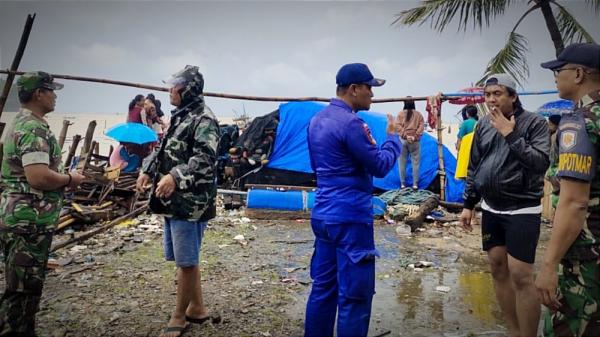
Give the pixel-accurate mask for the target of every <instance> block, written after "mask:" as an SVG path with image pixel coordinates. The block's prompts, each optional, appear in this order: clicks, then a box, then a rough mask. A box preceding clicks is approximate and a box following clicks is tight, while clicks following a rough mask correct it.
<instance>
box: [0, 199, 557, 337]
mask: <svg viewBox="0 0 600 337" xmlns="http://www.w3.org/2000/svg"><path fill="white" fill-rule="evenodd" d="M160 225H161V223H160V220H159V219H158V218H157V217H154V216H141V217H140V218H138V219H137V220H135V221H129V222H126V223H123V224H122V225H119V226H118V227H116V228H114V229H113V230H111V231H109V232H107V233H103V234H100V235H97V236H95V237H94V238H92V239H89V240H88V241H86V242H84V243H82V244H80V245H77V246H71V247H67V248H64V249H61V250H59V251H57V252H56V253H55V254H53V256H52V258H53V259H54V262H55V263H56V264H57V265H58V266H57V267H55V268H54V269H53V270H51V271H50V272H49V274H48V278H47V281H46V286H45V289H44V296H43V300H42V304H41V312H40V313H39V314H38V319H37V331H38V333H39V335H40V336H60V337H64V336H90V337H95V336H158V335H159V334H160V331H161V329H163V328H164V327H165V326H166V323H167V321H168V318H169V315H170V313H171V310H172V309H173V308H174V303H175V282H174V281H175V271H176V270H175V266H174V264H173V263H169V262H165V261H164V259H163V255H162V246H161V242H162V241H161V238H162V230H161V226H160ZM542 227H543V229H542V232H543V234H542V240H541V244H540V249H538V263H539V261H540V256H539V255H540V252H541V251H542V250H543V249H544V243H545V240H546V239H547V236H548V232H549V230H548V228H547V227H546V226H545V225H542ZM478 231H479V228H476V229H475V231H474V232H473V233H465V232H464V231H462V230H461V229H460V228H458V227H457V226H456V225H455V224H454V223H445V224H441V223H428V224H427V225H426V226H425V227H424V228H423V231H420V232H417V233H413V235H411V236H399V235H398V234H397V233H396V225H394V224H389V223H386V222H385V221H378V222H377V224H376V227H375V233H376V234H375V235H376V242H377V245H378V248H379V250H380V251H381V253H382V254H381V255H382V256H381V259H379V260H378V262H377V294H376V295H375V298H374V302H373V313H372V318H371V325H370V332H369V336H448V337H454V336H501V335H503V332H504V327H503V326H502V319H501V317H500V312H499V308H498V305H497V304H496V301H495V299H494V296H493V287H492V281H491V276H490V274H489V272H488V269H487V267H486V266H485V255H484V254H483V253H482V252H481V251H480V248H479V247H480V235H479V232H478ZM238 235H243V236H244V240H239V239H240V238H239V237H238V240H234V237H236V236H238ZM68 237H69V235H68V234H62V235H57V236H56V237H55V241H61V240H65V239H67V238H68ZM312 240H313V235H312V231H311V229H310V223H309V221H308V220H293V221H289V220H285V221H284V220H274V221H266V220H251V219H248V218H245V217H244V216H243V214H242V213H239V212H237V211H222V212H221V214H220V216H219V217H217V218H216V219H214V220H213V221H211V222H210V226H209V228H208V230H207V231H206V233H205V240H204V245H203V248H202V250H203V251H202V256H201V268H202V280H203V290H204V298H205V303H206V305H207V307H208V308H209V309H210V310H211V311H212V312H213V313H214V314H218V315H219V316H220V317H221V322H219V323H216V322H214V323H213V322H211V323H205V324H203V325H201V326H200V325H193V326H192V329H191V330H190V331H188V332H187V333H186V334H185V335H186V336H301V335H302V332H303V326H302V324H303V320H304V319H303V316H304V308H305V303H306V298H307V296H308V292H309V291H310V277H309V273H308V266H309V263H310V257H311V253H312ZM418 261H428V262H432V263H433V266H431V267H424V268H422V270H419V269H418V268H417V269H414V268H412V266H410V265H411V264H414V263H416V262H418ZM0 276H1V279H2V281H0V283H3V279H4V276H3V275H0ZM439 286H442V287H446V288H438V289H437V290H436V287H439ZM2 288H3V285H2Z"/></svg>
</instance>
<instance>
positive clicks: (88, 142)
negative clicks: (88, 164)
mask: <svg viewBox="0 0 600 337" xmlns="http://www.w3.org/2000/svg"><path fill="white" fill-rule="evenodd" d="M95 129H96V121H91V122H90V124H88V128H87V131H86V132H85V138H84V139H83V147H82V148H81V155H82V156H83V155H84V154H86V153H88V152H90V148H91V146H92V140H94V130H95Z"/></svg>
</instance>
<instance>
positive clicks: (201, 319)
mask: <svg viewBox="0 0 600 337" xmlns="http://www.w3.org/2000/svg"><path fill="white" fill-rule="evenodd" d="M211 318H212V317H211V316H210V315H208V316H206V317H203V318H193V317H190V316H188V315H185V320H186V321H188V322H190V323H194V324H202V323H204V322H206V321H208V320H210V319H211Z"/></svg>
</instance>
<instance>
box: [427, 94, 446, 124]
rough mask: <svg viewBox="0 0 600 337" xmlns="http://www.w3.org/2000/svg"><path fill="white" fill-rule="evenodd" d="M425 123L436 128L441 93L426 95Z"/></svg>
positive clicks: (440, 107) (440, 109)
mask: <svg viewBox="0 0 600 337" xmlns="http://www.w3.org/2000/svg"><path fill="white" fill-rule="evenodd" d="M425 110H427V123H428V124H429V127H430V128H434V129H436V128H437V115H438V111H439V113H440V114H441V112H442V95H441V94H437V95H435V96H429V97H427V107H425Z"/></svg>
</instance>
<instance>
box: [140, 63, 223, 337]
mask: <svg viewBox="0 0 600 337" xmlns="http://www.w3.org/2000/svg"><path fill="white" fill-rule="evenodd" d="M167 83H169V84H170V85H171V86H172V87H171V90H170V96H171V104H173V105H174V106H176V107H177V109H175V110H173V111H172V117H171V124H170V126H169V129H168V130H167V133H166V134H165V137H164V138H163V140H162V142H161V144H160V145H159V146H158V147H157V148H156V149H155V151H154V152H153V153H152V154H151V155H150V156H149V157H148V158H146V160H144V164H143V166H142V170H141V172H140V177H139V178H138V181H137V188H138V190H144V189H145V187H146V186H147V185H149V184H150V181H151V180H152V181H153V183H152V189H153V191H152V195H151V199H150V208H151V210H152V211H153V212H154V213H157V214H163V215H164V216H165V231H164V249H165V257H166V259H167V260H168V261H175V264H176V265H177V267H178V268H179V270H178V276H177V280H178V282H177V306H176V308H175V311H174V312H173V313H172V315H171V319H170V321H169V323H168V325H167V328H166V329H165V331H164V332H163V334H162V335H161V336H168V337H173V336H179V335H181V334H182V333H183V331H184V330H185V329H186V327H187V325H186V324H187V323H186V321H188V322H191V323H202V322H204V321H205V320H207V319H208V318H209V313H208V311H207V310H206V308H205V307H204V304H203V301H202V289H201V286H200V270H199V268H198V259H199V253H200V247H201V244H202V236H203V233H204V229H205V227H206V224H207V221H208V220H209V219H212V218H213V217H214V216H215V213H216V208H215V197H216V192H217V188H216V162H217V143H218V136H219V126H218V123H217V120H216V118H215V116H214V115H213V113H212V112H211V111H210V109H209V108H208V107H206V106H205V105H204V98H203V96H202V92H203V87H204V79H203V77H202V74H201V73H199V72H198V67H195V66H186V67H185V69H183V70H182V71H180V72H179V73H177V74H175V75H173V78H172V79H171V80H169V82H167Z"/></svg>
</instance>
